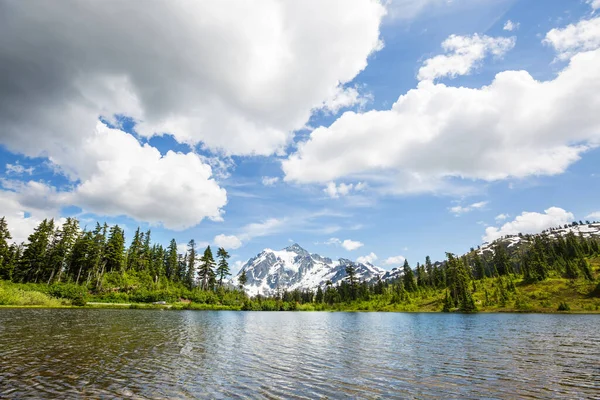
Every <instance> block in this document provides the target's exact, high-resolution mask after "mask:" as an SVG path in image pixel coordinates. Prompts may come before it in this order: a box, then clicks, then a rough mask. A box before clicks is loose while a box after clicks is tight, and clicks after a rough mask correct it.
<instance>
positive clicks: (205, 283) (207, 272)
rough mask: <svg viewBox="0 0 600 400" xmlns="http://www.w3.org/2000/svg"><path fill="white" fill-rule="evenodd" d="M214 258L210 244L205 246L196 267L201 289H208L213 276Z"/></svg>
mask: <svg viewBox="0 0 600 400" xmlns="http://www.w3.org/2000/svg"><path fill="white" fill-rule="evenodd" d="M214 268H215V259H214V258H213V254H212V250H211V249H210V246H207V247H206V250H204V254H203V255H202V257H201V258H200V266H199V267H198V278H199V280H200V287H201V288H202V290H208V289H209V288H210V286H211V285H210V281H211V279H214V276H215V271H214Z"/></svg>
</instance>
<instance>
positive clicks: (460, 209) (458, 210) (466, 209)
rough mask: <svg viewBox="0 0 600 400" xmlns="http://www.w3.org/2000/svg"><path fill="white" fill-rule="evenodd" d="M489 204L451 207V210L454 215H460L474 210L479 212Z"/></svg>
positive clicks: (479, 203) (478, 203)
mask: <svg viewBox="0 0 600 400" xmlns="http://www.w3.org/2000/svg"><path fill="white" fill-rule="evenodd" d="M487 204H488V202H487V201H479V202H477V203H473V204H470V205H468V206H460V205H458V206H454V207H450V208H449V210H450V212H451V213H452V214H456V215H460V214H465V213H468V212H471V211H473V210H478V209H481V208H483V207H485V206H486V205H487Z"/></svg>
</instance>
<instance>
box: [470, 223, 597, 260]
mask: <svg viewBox="0 0 600 400" xmlns="http://www.w3.org/2000/svg"><path fill="white" fill-rule="evenodd" d="M569 232H573V233H574V234H575V235H576V236H579V235H581V236H583V237H584V238H590V237H597V238H600V222H594V223H591V224H579V225H568V226H566V227H565V226H563V227H557V228H550V229H547V230H545V231H543V232H542V233H539V234H537V235H547V236H548V237H550V238H557V237H559V236H563V237H564V236H566V235H567V234H568V233H569ZM537 235H511V236H505V237H502V238H500V239H496V240H494V241H493V242H491V243H484V244H483V245H481V246H480V247H479V249H478V250H477V252H478V253H479V254H485V253H486V252H490V253H493V252H494V250H493V247H494V245H496V244H497V243H502V244H504V245H505V246H506V248H507V249H509V250H510V249H513V248H517V247H519V246H520V245H521V244H526V243H529V242H530V241H531V239H532V238H533V237H534V236H537Z"/></svg>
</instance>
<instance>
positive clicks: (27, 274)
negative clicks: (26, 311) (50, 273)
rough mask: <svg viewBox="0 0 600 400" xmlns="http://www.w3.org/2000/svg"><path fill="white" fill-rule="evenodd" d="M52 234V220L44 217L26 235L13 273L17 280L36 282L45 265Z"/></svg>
mask: <svg viewBox="0 0 600 400" xmlns="http://www.w3.org/2000/svg"><path fill="white" fill-rule="evenodd" d="M53 234H54V220H52V219H51V220H48V219H44V220H43V221H42V222H41V223H40V224H39V225H38V226H37V227H36V228H35V229H34V231H33V233H32V234H31V235H29V237H28V243H27V244H26V245H25V250H24V251H23V256H22V257H21V260H20V262H19V266H18V269H17V270H15V271H14V275H15V278H16V280H17V281H19V282H38V280H39V279H40V278H42V279H41V280H43V277H42V274H43V271H44V270H45V269H46V267H47V263H46V261H47V256H48V248H49V245H50V240H51V238H52V235H53Z"/></svg>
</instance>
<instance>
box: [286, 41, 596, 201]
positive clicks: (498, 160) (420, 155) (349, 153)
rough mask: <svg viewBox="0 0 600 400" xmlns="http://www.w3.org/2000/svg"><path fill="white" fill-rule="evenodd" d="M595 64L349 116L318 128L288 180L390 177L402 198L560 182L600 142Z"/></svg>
mask: <svg viewBox="0 0 600 400" xmlns="http://www.w3.org/2000/svg"><path fill="white" fill-rule="evenodd" d="M598 65H600V50H596V51H590V52H584V53H579V54H576V55H574V56H573V57H572V59H571V60H570V63H569V64H568V65H567V66H566V67H565V68H564V69H563V70H562V71H560V73H559V74H558V76H556V78H554V79H552V80H549V81H544V82H541V81H537V80H535V79H534V78H533V77H532V76H531V75H530V74H529V73H527V72H526V71H505V72H502V73H499V74H497V75H496V77H495V79H494V80H493V82H492V83H491V84H490V85H488V86H483V87H481V88H467V87H451V86H446V85H443V84H434V83H433V82H431V81H422V82H420V83H419V84H418V86H417V87H416V88H415V89H412V90H410V91H408V93H406V94H404V95H402V96H400V98H399V99H398V100H397V101H396V103H395V104H394V105H393V106H392V107H391V109H389V110H381V111H380V110H372V111H368V112H363V113H356V112H345V113H344V114H343V115H342V116H340V117H339V118H338V119H337V120H336V121H334V122H333V123H332V124H331V125H330V126H329V127H319V128H317V129H315V130H314V131H313V132H312V133H311V134H310V137H309V138H308V140H306V141H305V142H302V143H300V144H299V145H298V147H297V151H296V152H295V153H293V154H291V155H290V156H289V157H288V158H287V159H285V160H284V161H283V162H282V168H283V171H284V173H285V180H286V181H293V182H299V183H311V182H314V183H317V182H322V183H326V182H330V181H335V180H336V179H362V180H364V181H368V182H369V183H371V182H378V180H380V179H381V177H382V176H385V177H387V178H388V179H389V181H390V184H391V185H393V187H394V190H395V191H396V192H401V193H418V192H425V191H437V190H440V188H442V189H444V190H446V189H447V188H446V186H456V185H457V184H460V183H461V181H457V180H456V179H452V178H459V179H462V180H484V181H496V180H501V179H507V178H509V177H516V178H523V177H528V176H536V175H556V174H560V173H562V172H564V171H565V169H566V168H567V167H568V166H569V165H571V164H572V163H574V162H575V161H577V160H579V158H580V155H581V153H583V152H584V151H586V150H588V149H590V148H593V147H596V146H598V144H599V143H600V113H598V109H600V68H598ZM540 116H543V118H541V117H540ZM332 149H335V152H334V151H332ZM434 154H435V157H432V155H434ZM450 181H451V183H452V185H450Z"/></svg>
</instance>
